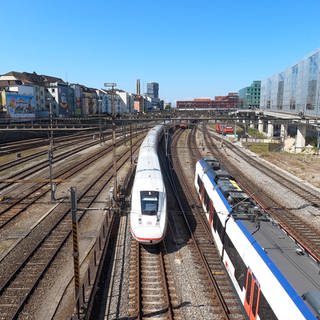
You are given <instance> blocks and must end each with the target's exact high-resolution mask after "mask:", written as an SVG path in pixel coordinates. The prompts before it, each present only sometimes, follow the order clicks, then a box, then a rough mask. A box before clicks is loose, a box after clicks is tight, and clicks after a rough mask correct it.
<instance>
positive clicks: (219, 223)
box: [216, 218, 224, 239]
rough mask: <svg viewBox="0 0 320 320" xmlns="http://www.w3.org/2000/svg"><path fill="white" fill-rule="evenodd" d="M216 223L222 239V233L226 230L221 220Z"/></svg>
mask: <svg viewBox="0 0 320 320" xmlns="http://www.w3.org/2000/svg"><path fill="white" fill-rule="evenodd" d="M216 222H217V232H218V234H219V237H220V239H222V233H223V229H224V228H223V226H222V223H221V221H220V219H219V218H218V219H217V221H216Z"/></svg>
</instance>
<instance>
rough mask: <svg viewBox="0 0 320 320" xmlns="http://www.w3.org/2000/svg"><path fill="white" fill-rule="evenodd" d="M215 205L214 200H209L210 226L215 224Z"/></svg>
mask: <svg viewBox="0 0 320 320" xmlns="http://www.w3.org/2000/svg"><path fill="white" fill-rule="evenodd" d="M213 215H214V207H213V203H212V200H210V202H209V226H210V227H212V224H213Z"/></svg>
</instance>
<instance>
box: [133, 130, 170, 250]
mask: <svg viewBox="0 0 320 320" xmlns="http://www.w3.org/2000/svg"><path fill="white" fill-rule="evenodd" d="M162 134H163V126H162V125H159V126H156V127H154V128H153V129H151V130H150V131H149V133H148V134H147V136H146V138H145V139H144V141H143V142H142V144H141V147H140V151H139V156H138V162H137V167H136V173H135V178H134V182H133V187H132V194H131V211H130V228H131V234H132V236H133V237H134V238H135V239H136V240H137V241H138V242H141V243H145V244H155V243H158V242H160V241H162V240H163V238H164V236H165V233H166V227H167V197H166V189H165V185H164V181H163V177H162V173H161V167H160V163H159V159H158V153H157V151H158V143H159V140H160V139H161V137H162Z"/></svg>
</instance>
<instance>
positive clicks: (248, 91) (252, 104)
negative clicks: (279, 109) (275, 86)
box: [239, 81, 261, 109]
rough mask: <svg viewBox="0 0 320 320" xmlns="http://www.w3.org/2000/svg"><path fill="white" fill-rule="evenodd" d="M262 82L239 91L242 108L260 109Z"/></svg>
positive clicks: (253, 83)
mask: <svg viewBox="0 0 320 320" xmlns="http://www.w3.org/2000/svg"><path fill="white" fill-rule="evenodd" d="M260 90H261V81H253V82H252V84H251V86H249V87H245V88H243V89H241V90H239V98H240V104H241V107H242V108H253V109H254V108H259V106H260Z"/></svg>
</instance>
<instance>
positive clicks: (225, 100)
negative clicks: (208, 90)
mask: <svg viewBox="0 0 320 320" xmlns="http://www.w3.org/2000/svg"><path fill="white" fill-rule="evenodd" d="M238 104H239V95H238V93H235V92H229V93H228V94H227V95H226V96H216V97H215V98H214V100H212V99H209V98H198V99H193V100H180V101H177V109H219V108H222V109H224V108H231V109H233V108H237V106H238Z"/></svg>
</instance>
